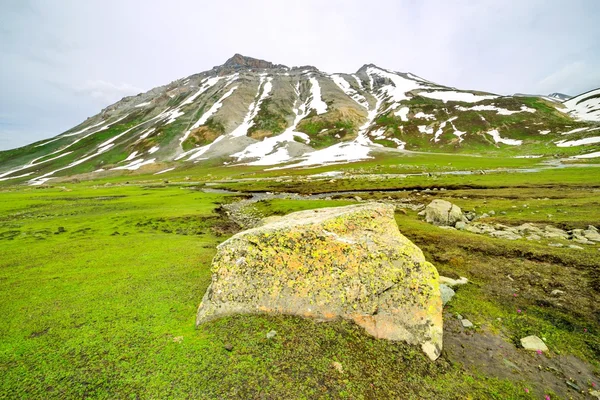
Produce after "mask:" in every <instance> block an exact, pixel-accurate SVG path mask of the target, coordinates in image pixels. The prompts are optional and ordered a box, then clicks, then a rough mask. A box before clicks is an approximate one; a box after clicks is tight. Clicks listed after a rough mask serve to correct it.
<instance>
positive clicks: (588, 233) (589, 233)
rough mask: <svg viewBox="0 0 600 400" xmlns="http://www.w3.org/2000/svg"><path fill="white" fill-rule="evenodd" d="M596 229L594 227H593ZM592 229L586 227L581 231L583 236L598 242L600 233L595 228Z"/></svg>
mask: <svg viewBox="0 0 600 400" xmlns="http://www.w3.org/2000/svg"><path fill="white" fill-rule="evenodd" d="M592 228H594V227H593V226H592ZM594 229H596V228H594ZM594 229H590V227H588V229H586V230H585V231H583V237H585V238H586V239H587V240H591V241H593V242H600V233H598V231H597V230H594Z"/></svg>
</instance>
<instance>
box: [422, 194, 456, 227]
mask: <svg viewBox="0 0 600 400" xmlns="http://www.w3.org/2000/svg"><path fill="white" fill-rule="evenodd" d="M464 220H465V217H464V216H463V215H462V211H461V210H460V207H458V206H457V205H455V204H452V203H450V202H449V201H446V200H440V199H435V200H433V201H432V202H431V203H429V205H427V207H425V221H427V222H429V223H430V224H434V225H438V226H454V225H455V224H456V223H457V222H458V221H464Z"/></svg>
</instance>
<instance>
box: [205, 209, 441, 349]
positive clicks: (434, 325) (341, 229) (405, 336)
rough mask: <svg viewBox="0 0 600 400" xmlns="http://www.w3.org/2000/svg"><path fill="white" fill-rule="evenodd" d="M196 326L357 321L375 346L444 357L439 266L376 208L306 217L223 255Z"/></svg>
mask: <svg viewBox="0 0 600 400" xmlns="http://www.w3.org/2000/svg"><path fill="white" fill-rule="evenodd" d="M212 271H213V277H212V283H211V285H210V286H209V288H208V289H207V292H206V294H205V295H204V298H203V299H202V303H201V304H200V307H199V309H198V316H197V320H196V323H197V324H200V323H202V322H204V321H208V320H211V319H213V318H216V317H219V316H222V315H228V314H235V313H259V312H266V313H285V314H294V315H301V316H306V317H314V318H319V319H325V320H327V319H332V318H337V317H342V318H347V319H351V320H353V321H355V322H356V323H357V324H358V325H360V326H362V327H364V328H365V330H366V331H367V332H368V333H369V334H371V335H373V336H375V337H378V338H385V339H389V340H404V341H406V342H409V343H411V344H417V345H420V346H421V347H422V349H423V351H424V352H425V353H426V354H427V355H428V356H429V357H430V358H431V359H436V358H437V357H438V356H439V354H440V352H441V348H442V300H441V296H440V291H439V284H438V274H437V271H436V269H435V267H434V266H433V265H432V264H430V263H429V262H427V261H425V258H424V256H423V253H422V252H421V250H420V249H419V248H418V247H417V246H415V245H414V244H413V243H412V242H411V241H410V240H408V239H407V238H406V237H404V236H403V235H402V234H401V233H400V231H399V230H398V226H397V225H396V222H395V220H394V208H393V207H392V206H390V205H386V204H380V203H369V204H361V205H354V206H347V207H335V208H324V209H318V210H308V211H300V212H296V213H292V214H289V215H286V216H284V217H282V218H279V219H277V220H275V221H271V222H269V223H267V224H265V225H263V226H260V227H257V228H254V229H250V230H247V231H244V232H240V233H238V234H237V235H235V236H233V237H231V238H230V239H229V240H227V241H225V242H223V243H222V244H221V245H219V247H218V251H217V254H216V256H215V258H214V259H213V265H212Z"/></svg>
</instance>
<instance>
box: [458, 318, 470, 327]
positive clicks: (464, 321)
mask: <svg viewBox="0 0 600 400" xmlns="http://www.w3.org/2000/svg"><path fill="white" fill-rule="evenodd" d="M460 323H461V324H462V326H463V328H472V327H473V323H472V322H471V321H469V320H468V319H466V318H463V319H461V320H460Z"/></svg>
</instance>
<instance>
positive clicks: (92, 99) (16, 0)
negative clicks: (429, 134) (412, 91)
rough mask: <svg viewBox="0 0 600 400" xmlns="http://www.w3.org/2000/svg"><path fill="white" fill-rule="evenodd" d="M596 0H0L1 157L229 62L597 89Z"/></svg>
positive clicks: (518, 86) (480, 86) (500, 86)
mask: <svg viewBox="0 0 600 400" xmlns="http://www.w3.org/2000/svg"><path fill="white" fill-rule="evenodd" d="M598 21H600V1H598V0H568V1H567V0H477V1H473V0H464V1H463V0H439V1H438V0H370V1H368V2H365V1H364V0H303V1H293V2H292V1H287V0H221V1H218V2H217V1H210V2H209V1H198V0H170V1H164V0H163V1H155V0H101V1H100V0H86V1H81V0H53V1H50V0H0V89H1V90H0V150H5V149H9V148H15V147H19V146H23V145H26V144H28V143H32V142H35V141H37V140H41V139H45V138H49V137H53V136H55V135H57V134H59V133H62V132H64V131H66V130H67V129H69V128H71V127H73V126H75V125H77V124H79V123H81V122H82V121H84V120H85V119H86V118H88V117H90V116H93V115H95V114H97V113H98V112H100V110H101V109H102V108H104V107H106V106H108V105H110V104H112V103H114V102H116V101H118V100H119V99H121V98H122V97H124V96H128V95H135V94H138V93H140V92H144V91H147V90H150V89H152V88H153V87H156V86H161V85H165V84H167V83H169V82H171V81H174V80H176V79H179V78H183V77H186V76H189V75H191V74H194V73H198V72H202V71H205V70H208V69H210V68H212V67H213V66H215V65H220V64H223V63H224V62H225V61H226V60H227V59H228V58H229V57H231V56H232V55H233V54H235V53H241V54H243V55H246V56H251V57H255V58H261V59H265V60H268V61H272V62H274V63H278V64H285V65H288V66H299V65H313V66H316V67H317V68H319V69H320V70H322V71H326V72H355V71H356V70H358V69H359V68H360V67H361V66H362V65H363V64H368V63H373V64H376V65H378V66H380V67H383V68H387V69H390V70H394V71H400V72H412V73H414V74H417V75H419V76H421V77H423V78H426V79H428V80H431V81H434V82H437V83H439V84H443V85H447V86H454V87H457V88H460V89H474V90H482V91H489V92H493V93H498V94H513V93H517V92H518V93H536V94H549V93H552V92H562V93H567V94H570V95H575V94H579V93H582V92H585V91H588V90H591V89H594V88H597V87H600V39H599V38H600V24H599V23H598Z"/></svg>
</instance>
